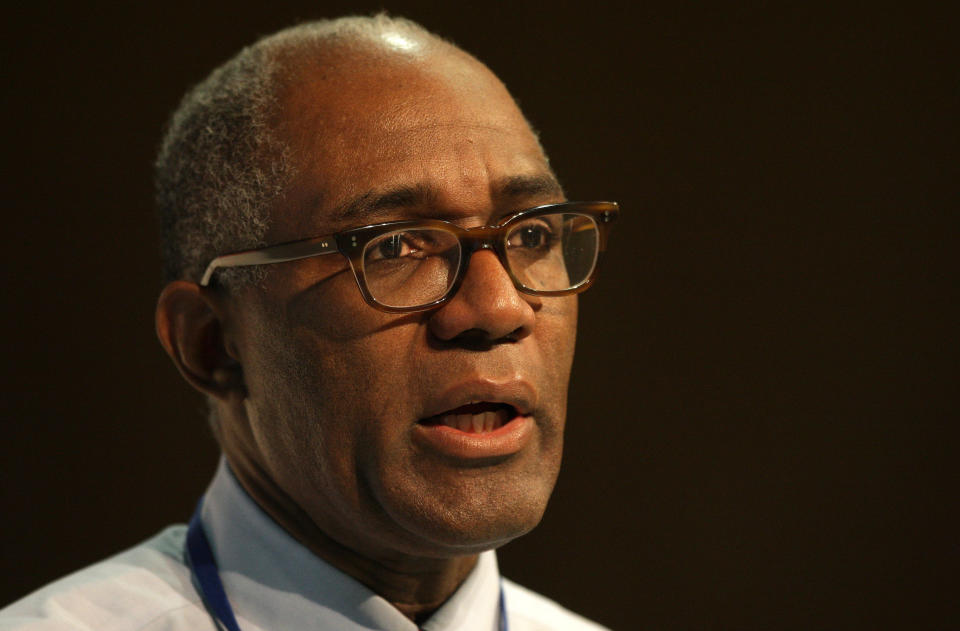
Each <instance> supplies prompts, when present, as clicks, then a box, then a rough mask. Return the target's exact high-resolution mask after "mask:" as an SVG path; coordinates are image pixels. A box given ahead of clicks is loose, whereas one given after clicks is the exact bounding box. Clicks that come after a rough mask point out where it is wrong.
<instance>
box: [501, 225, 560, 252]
mask: <svg viewBox="0 0 960 631" xmlns="http://www.w3.org/2000/svg"><path fill="white" fill-rule="evenodd" d="M554 239H555V236H554V232H553V230H552V228H551V227H550V225H549V224H548V223H546V222H543V221H530V222H527V223H525V224H523V225H522V226H520V227H518V228H517V229H516V230H514V231H513V232H512V233H510V236H509V237H508V239H507V246H508V247H511V248H525V249H528V250H538V249H546V248H549V247H550V246H551V245H552V244H553V242H554Z"/></svg>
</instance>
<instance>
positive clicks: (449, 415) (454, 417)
mask: <svg viewBox="0 0 960 631" xmlns="http://www.w3.org/2000/svg"><path fill="white" fill-rule="evenodd" d="M517 415H518V414H517V410H516V408H514V407H513V406H512V405H509V404H507V403H491V402H487V401H480V402H478V403H468V404H467V405H461V406H460V407H458V408H454V409H452V410H447V411H446V412H443V413H441V414H437V415H435V416H431V417H429V418H426V419H423V420H422V421H420V424H421V425H426V426H428V427H435V426H440V425H442V426H445V427H451V428H453V429H455V430H459V431H461V432H465V433H467V434H485V433H489V432H493V431H496V430H498V429H500V428H501V427H503V426H504V425H506V424H507V423H509V422H510V421H511V420H512V419H514V418H515V417H517Z"/></svg>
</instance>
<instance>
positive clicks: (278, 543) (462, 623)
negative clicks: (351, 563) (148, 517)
mask: <svg viewBox="0 0 960 631" xmlns="http://www.w3.org/2000/svg"><path fill="white" fill-rule="evenodd" d="M202 518H203V527H204V531H205V532H206V534H207V538H208V539H209V540H210V547H211V548H212V550H213V555H214V558H215V559H216V560H217V565H218V566H219V568H220V578H221V580H222V581H223V585H224V589H225V590H226V592H227V597H228V598H229V600H230V604H231V605H232V606H233V610H234V613H235V615H236V616H237V620H238V622H239V624H240V627H241V629H244V630H246V629H250V628H251V627H259V628H261V629H298V630H303V631H307V630H309V629H344V630H349V631H360V630H362V629H381V630H384V631H416V630H417V626H416V625H415V624H414V623H413V622H411V621H410V620H409V619H408V618H406V617H405V616H404V615H403V614H401V613H400V612H399V611H398V610H397V609H396V608H395V607H394V606H393V605H391V604H390V603H389V602H387V601H386V600H385V599H384V598H382V597H380V596H378V595H376V594H375V593H373V592H372V591H371V590H370V589H369V588H367V587H366V586H364V585H362V584H361V583H359V582H358V581H356V580H355V579H353V578H351V577H350V576H347V575H346V574H344V573H343V572H341V571H340V570H338V569H336V568H334V567H333V566H332V565H330V564H328V563H327V562H325V561H323V560H322V559H320V558H319V557H317V556H316V555H314V554H313V553H312V552H310V551H309V550H308V549H307V548H306V547H304V546H303V545H301V544H300V543H299V542H297V541H296V540H295V539H294V538H293V537H291V536H290V535H289V534H287V532H286V531H285V530H283V529H282V528H281V527H280V526H279V525H278V524H277V523H276V522H274V521H273V520H272V519H271V518H270V517H269V516H268V515H267V514H266V513H264V512H263V510H261V509H260V507H259V506H258V505H257V504H256V502H254V501H253V499H251V498H250V496H249V495H247V493H246V492H245V491H244V490H243V489H242V488H241V486H240V484H239V483H238V482H237V480H236V478H235V477H234V476H233V474H232V473H231V471H230V470H229V468H228V467H227V465H226V461H225V460H223V459H221V461H220V466H219V468H218V469H217V474H216V476H214V479H213V482H212V483H211V484H210V488H209V489H208V490H207V494H206V496H205V497H204V501H203V509H202ZM499 605H500V574H499V571H498V569H497V559H496V555H495V553H494V552H493V551H492V550H491V551H488V552H484V553H482V554H481V555H480V558H479V560H478V561H477V565H476V567H475V568H474V569H473V571H472V572H471V573H470V574H469V575H468V576H467V579H466V580H465V581H464V583H463V584H462V585H461V586H460V588H459V589H458V590H457V591H456V592H454V594H453V596H451V597H450V599H449V600H447V602H446V603H444V604H443V606H442V607H440V609H438V610H437V611H436V612H435V613H434V614H433V615H432V616H431V617H430V619H429V620H428V621H427V622H426V623H424V625H423V627H422V628H423V629H424V630H425V631H447V630H453V629H456V630H458V631H495V630H496V629H497V628H498V624H499Z"/></svg>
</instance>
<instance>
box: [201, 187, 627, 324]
mask: <svg viewBox="0 0 960 631" xmlns="http://www.w3.org/2000/svg"><path fill="white" fill-rule="evenodd" d="M619 214H620V208H619V206H618V205H617V204H616V203H615V202H564V203H560V204H548V205H546V206H537V207H535V208H530V209H527V210H522V211H519V212H517V213H514V214H513V215H510V216H509V217H506V218H505V219H504V220H503V221H501V222H500V223H498V224H495V225H492V226H479V227H477V228H466V229H465V228H461V227H460V226H458V225H456V224H454V223H451V222H449V221H441V220H435V219H426V220H410V221H390V222H387V223H379V224H375V225H372V226H363V227H360V228H353V229H350V230H345V231H343V232H338V233H337V234H333V235H329V236H325V237H313V238H309V239H301V240H297V241H290V242H288V243H281V244H279V245H272V246H268V247H264V248H258V249H256V250H246V251H243V252H235V253H233V254H225V255H223V256H218V257H217V258H215V259H213V261H211V262H210V264H209V265H208V266H207V269H206V271H205V272H204V273H203V278H202V279H201V280H200V285H202V286H204V287H206V286H208V285H209V284H210V278H211V276H212V275H213V273H214V272H215V271H216V270H217V269H220V268H226V267H241V266H247V265H263V264H266V263H280V262H284V261H296V260H299V259H305V258H309V257H314V256H322V255H324V254H333V253H334V252H339V253H341V254H342V255H343V256H345V257H346V258H347V260H348V261H349V262H350V267H351V269H352V270H353V274H354V276H355V277H356V280H357V286H358V287H359V288H360V293H361V294H362V295H363V298H364V300H366V301H367V303H369V304H370V305H371V306H372V307H375V308H376V309H379V310H381V311H386V312H389V313H408V312H411V311H425V310H427V309H432V308H434V307H437V306H439V305H441V304H443V303H444V302H446V301H448V300H449V299H450V298H451V297H452V296H453V295H454V294H455V293H456V291H457V289H458V288H459V286H460V283H461V282H462V281H463V277H464V275H465V274H466V270H467V266H468V265H469V263H470V256H471V255H472V254H473V253H474V252H476V251H478V250H492V251H493V252H495V253H496V255H497V257H498V258H499V259H500V262H501V264H502V265H503V267H504V269H506V271H507V273H508V274H509V276H510V279H511V280H512V281H513V284H514V286H515V287H516V288H517V290H519V291H521V292H523V293H525V294H530V295H534V296H566V295H568V294H574V293H578V292H581V291H583V290H585V289H587V288H588V287H589V286H590V285H591V284H592V283H593V280H594V277H595V276H596V270H597V260H598V259H599V257H600V253H601V252H603V251H604V249H605V248H606V244H607V235H608V233H609V229H610V224H611V223H612V222H613V221H614V220H615V219H616V218H617V216H618V215H619Z"/></svg>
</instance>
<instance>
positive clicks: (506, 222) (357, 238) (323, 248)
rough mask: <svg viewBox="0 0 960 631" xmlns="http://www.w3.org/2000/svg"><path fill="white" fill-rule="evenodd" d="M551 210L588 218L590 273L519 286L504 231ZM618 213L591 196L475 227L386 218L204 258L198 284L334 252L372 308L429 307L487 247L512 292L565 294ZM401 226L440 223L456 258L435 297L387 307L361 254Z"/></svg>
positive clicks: (601, 246) (437, 224) (578, 288)
mask: <svg viewBox="0 0 960 631" xmlns="http://www.w3.org/2000/svg"><path fill="white" fill-rule="evenodd" d="M555 213H568V214H581V215H586V216H588V217H590V218H591V219H593V220H594V222H595V224H596V226H597V231H598V233H599V243H598V244H597V255H596V260H595V261H594V264H593V269H592V270H591V271H590V274H589V275H588V276H587V277H586V278H585V279H584V280H582V281H581V282H579V283H577V284H576V285H574V286H573V287H570V288H567V289H560V290H540V289H531V288H530V287H527V286H525V285H524V284H523V283H522V282H521V281H520V279H518V278H517V277H516V276H515V275H514V273H513V270H512V269H511V266H510V263H509V261H508V258H507V252H506V237H507V231H508V229H509V227H510V226H511V224H513V223H515V222H517V221H518V220H524V219H529V218H532V217H538V216H541V215H550V214H555ZM619 215H620V206H619V204H617V202H603V201H592V202H559V203H554V204H544V205H541V206H534V207H532V208H526V209H523V210H519V211H517V212H515V213H511V214H510V215H507V216H506V217H504V218H503V219H502V220H501V221H499V222H498V223H496V224H493V225H487V226H477V227H475V228H461V227H460V226H458V225H457V224H455V223H453V222H450V221H445V220H442V219H405V220H400V221H387V222H383V223H377V224H371V225H367V226H360V227H357V228H350V229H348V230H343V231H341V232H337V233H334V234H331V235H326V236H322V237H307V238H306V239H296V240H294V241H286V242H284V243H277V244H274V245H268V246H264V247H260V248H254V249H250V250H242V251H239V252H232V253H230V254H223V255H221V256H218V257H216V258H214V259H213V260H212V261H210V263H209V264H208V265H207V268H206V270H205V271H204V272H203V276H202V277H201V279H200V283H199V284H200V286H201V287H209V286H210V280H211V277H212V276H213V273H214V272H215V271H216V270H218V269H221V268H231V267H246V266H251V265H265V264H269V263H284V262H287V261H298V260H300V259H306V258H312V257H315V256H322V255H324V254H334V253H337V252H339V253H340V254H342V255H343V256H344V257H345V258H346V259H347V261H348V262H349V264H350V269H351V270H352V271H353V277H354V280H356V282H357V287H358V289H359V290H360V294H361V295H362V296H363V299H364V301H365V302H366V303H367V304H369V305H370V306H371V307H373V308H374V309H378V310H380V311H385V312H387V313H411V312H416V311H429V310H430V309H433V308H436V307H439V306H440V305H442V304H444V303H446V302H447V301H449V300H450V299H451V298H452V297H453V296H454V295H455V294H456V293H457V291H458V290H459V289H460V284H461V283H462V282H463V278H464V276H465V275H466V270H467V268H468V267H469V265H470V257H471V256H472V255H473V254H474V253H475V252H477V251H479V250H492V251H493V252H494V253H495V254H496V256H497V258H498V259H499V260H500V264H501V265H502V266H503V269H504V270H505V271H506V272H507V274H508V275H509V276H510V280H511V281H513V286H514V287H515V288H516V289H517V290H518V291H520V292H522V293H525V294H528V295H531V296H567V295H570V294H576V293H580V292H582V291H585V290H586V289H587V288H589V287H590V286H591V285H592V284H593V282H594V280H595V279H596V276H597V269H598V267H599V264H600V255H601V254H602V253H603V252H604V251H605V250H606V246H607V239H608V237H609V231H610V224H611V223H613V222H614V221H615V220H616V219H617V217H618V216H619ZM401 228H441V229H443V230H446V231H448V232H450V233H451V234H453V235H454V236H455V237H456V238H457V241H458V243H459V247H460V252H461V260H460V264H459V265H458V267H457V273H456V277H455V278H454V280H453V282H452V283H451V284H450V287H449V288H448V289H447V290H446V292H445V293H444V294H443V295H442V296H441V297H440V298H438V299H436V300H434V301H432V302H429V303H427V304H423V305H417V306H413V307H392V306H389V305H385V304H382V303H380V302H378V301H377V300H376V298H374V297H373V295H372V294H371V293H370V290H369V289H368V288H367V283H366V277H365V271H364V267H363V259H362V257H363V253H364V251H365V249H366V246H367V244H368V243H369V242H370V241H372V240H374V239H376V238H377V237H379V236H381V235H383V234H386V233H388V232H393V231H396V230H398V229H401Z"/></svg>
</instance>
